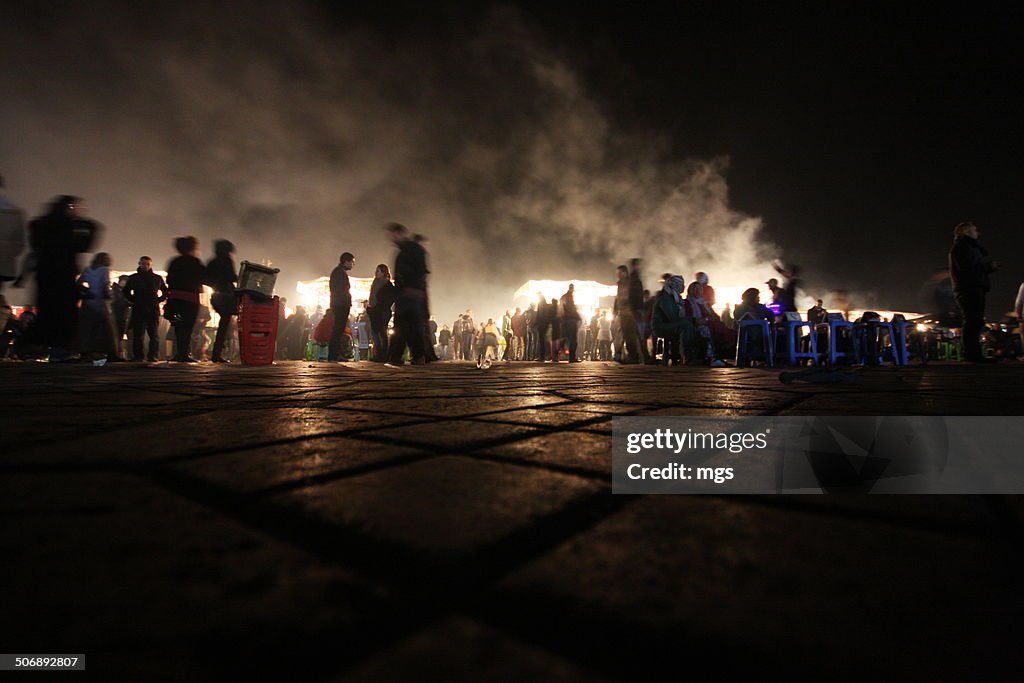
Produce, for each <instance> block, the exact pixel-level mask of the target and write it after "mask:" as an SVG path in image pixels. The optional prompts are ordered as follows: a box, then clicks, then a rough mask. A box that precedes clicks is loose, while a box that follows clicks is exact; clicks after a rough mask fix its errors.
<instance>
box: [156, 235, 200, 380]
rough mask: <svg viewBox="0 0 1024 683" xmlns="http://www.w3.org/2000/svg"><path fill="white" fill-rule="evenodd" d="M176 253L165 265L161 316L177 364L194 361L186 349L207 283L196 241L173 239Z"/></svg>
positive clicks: (188, 346)
mask: <svg viewBox="0 0 1024 683" xmlns="http://www.w3.org/2000/svg"><path fill="white" fill-rule="evenodd" d="M174 249H175V251H177V252H178V256H176V257H174V258H173V259H171V262H170V263H168V264H167V289H168V292H167V303H166V304H165V305H164V317H165V318H167V319H168V320H169V321H170V322H171V325H172V326H173V327H174V360H175V361H177V362H179V363H198V362H199V361H198V360H196V359H195V358H193V357H192V356H191V355H190V354H189V351H190V350H191V348H192V331H193V329H194V328H195V324H196V318H197V317H198V315H199V293H200V292H202V291H203V285H204V284H208V283H209V276H208V275H207V273H206V267H205V266H204V265H203V262H202V261H200V260H199V240H197V239H196V238H195V237H192V236H188V237H179V238H177V239H176V240H174Z"/></svg>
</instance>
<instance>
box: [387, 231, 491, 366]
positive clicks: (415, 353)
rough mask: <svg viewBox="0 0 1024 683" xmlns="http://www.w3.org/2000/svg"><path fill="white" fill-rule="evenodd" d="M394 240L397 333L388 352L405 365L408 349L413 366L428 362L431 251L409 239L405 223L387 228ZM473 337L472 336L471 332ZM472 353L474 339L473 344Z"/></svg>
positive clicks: (398, 362)
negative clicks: (429, 262) (428, 258)
mask: <svg viewBox="0 0 1024 683" xmlns="http://www.w3.org/2000/svg"><path fill="white" fill-rule="evenodd" d="M387 231H388V234H389V235H390V236H391V241H392V242H394V244H395V246H397V247H398V255H397V256H396V257H395V271H394V272H395V334H394V337H393V338H392V340H391V345H390V348H389V349H388V362H389V363H391V364H393V365H401V364H402V362H403V361H402V355H403V354H404V353H405V349H406V347H408V348H409V357H410V359H411V361H412V364H413V365H425V364H426V362H427V358H426V350H425V349H424V348H423V345H424V336H425V335H424V334H423V331H424V329H425V328H426V324H427V315H428V314H427V275H428V274H429V273H430V271H429V270H428V269H427V250H426V249H424V248H423V244H422V240H415V239H412V238H411V237H409V229H408V228H406V227H405V226H404V225H402V224H401V223H390V224H389V225H388V226H387ZM470 334H471V336H472V333H470ZM469 344H470V352H472V338H471V339H470V341H469Z"/></svg>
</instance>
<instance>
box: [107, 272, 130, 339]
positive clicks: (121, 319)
mask: <svg viewBox="0 0 1024 683" xmlns="http://www.w3.org/2000/svg"><path fill="white" fill-rule="evenodd" d="M126 284H128V276H127V275H122V276H120V277H119V278H117V282H115V283H114V284H112V285H110V316H111V320H112V321H113V323H114V343H115V344H116V345H117V355H118V356H120V357H122V358H127V357H128V349H126V348H125V347H124V334H125V332H127V331H128V314H129V313H131V306H130V305H129V304H128V300H127V299H125V298H124V287H125V285H126Z"/></svg>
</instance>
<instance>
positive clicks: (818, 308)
mask: <svg viewBox="0 0 1024 683" xmlns="http://www.w3.org/2000/svg"><path fill="white" fill-rule="evenodd" d="M821 303H822V302H821V299H817V300H815V302H814V305H813V306H811V307H810V308H808V309H807V321H808V322H810V323H811V324H812V325H820V324H821V323H824V322H827V321H828V311H826V310H825V307H824V306H822V305H821Z"/></svg>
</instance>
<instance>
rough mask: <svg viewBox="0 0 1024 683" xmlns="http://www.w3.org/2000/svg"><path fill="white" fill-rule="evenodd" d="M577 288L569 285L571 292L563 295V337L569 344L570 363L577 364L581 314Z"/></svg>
mask: <svg viewBox="0 0 1024 683" xmlns="http://www.w3.org/2000/svg"><path fill="white" fill-rule="evenodd" d="M575 291H576V287H575V286H574V285H572V284H570V285H569V291H567V292H566V293H565V294H563V295H562V337H564V338H565V339H566V340H567V342H568V344H569V362H570V363H575V362H577V360H579V359H578V358H577V357H576V352H577V351H578V350H579V327H580V312H579V310H578V309H577V308H576V297H575Z"/></svg>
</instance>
